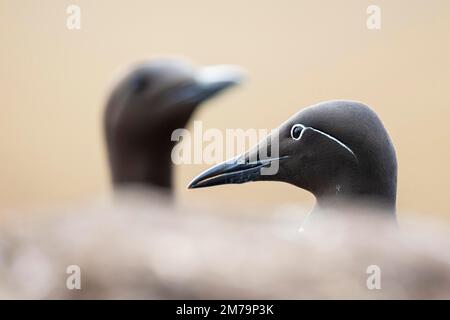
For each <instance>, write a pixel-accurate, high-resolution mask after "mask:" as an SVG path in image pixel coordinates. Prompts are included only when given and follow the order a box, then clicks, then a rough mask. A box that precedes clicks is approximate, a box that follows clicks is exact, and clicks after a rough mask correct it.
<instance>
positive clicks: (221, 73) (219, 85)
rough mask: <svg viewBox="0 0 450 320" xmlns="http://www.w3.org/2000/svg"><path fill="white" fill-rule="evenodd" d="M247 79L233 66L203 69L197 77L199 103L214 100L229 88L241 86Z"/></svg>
mask: <svg viewBox="0 0 450 320" xmlns="http://www.w3.org/2000/svg"><path fill="white" fill-rule="evenodd" d="M244 78H245V75H244V71H243V70H242V69H241V68H239V67H237V66H233V65H215V66H207V67H203V68H201V69H200V70H199V71H198V72H197V74H196V76H195V80H196V86H197V88H198V90H199V91H198V95H197V99H198V100H197V102H198V103H200V102H202V101H204V100H207V99H209V98H212V97H213V96H215V95H216V94H218V93H220V92H222V91H224V90H225V89H227V88H230V87H232V86H235V85H237V84H240V83H241V82H242V81H243V80H244Z"/></svg>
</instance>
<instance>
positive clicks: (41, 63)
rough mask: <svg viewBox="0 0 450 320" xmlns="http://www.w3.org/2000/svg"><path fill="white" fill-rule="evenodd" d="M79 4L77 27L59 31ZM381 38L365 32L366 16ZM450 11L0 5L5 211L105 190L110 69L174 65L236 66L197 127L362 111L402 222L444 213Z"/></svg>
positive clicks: (228, 4) (245, 195)
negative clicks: (387, 157) (382, 136)
mask: <svg viewBox="0 0 450 320" xmlns="http://www.w3.org/2000/svg"><path fill="white" fill-rule="evenodd" d="M72 3H74V4H78V5H80V6H81V10H82V30H80V31H69V30H67V29H66V17H67V15H66V12H65V10H66V7H67V5H69V4H72ZM372 3H375V4H378V5H380V6H381V9H382V29H381V30H380V31H370V30H367V28H366V18H367V14H366V8H367V6H368V5H370V4H372ZM449 31H450V1H448V0H441V1H439V0H432V1H424V0H415V1H412V0H402V1H400V0H395V1H392V0H390V1H387V0H385V1H365V0H343V1H334V0H328V1H317V0H307V1H262V0H252V1H242V0H228V1H211V0H208V1H206V0H205V1H198V0H192V1H167V0H164V1H159V0H150V1H137V0H135V1H111V0H103V1H102V0H96V1H88V0H76V1H75V0H74V1H70V2H69V1H60V0H54V1H50V0H44V1H34V0H20V1H14V0H0V35H1V38H0V39H1V42H0V88H1V90H0V97H1V107H0V110H1V114H0V160H1V165H0V207H1V208H17V207H35V206H40V207H41V206H49V205H61V204H67V203H74V202H77V201H82V200H85V199H89V198H91V197H96V196H98V195H102V194H107V193H108V192H109V191H110V184H109V176H108V167H107V163H106V158H105V149H104V145H103V140H102V139H103V137H102V130H101V115H102V110H103V102H104V99H105V96H106V93H107V89H108V85H109V83H110V82H111V79H113V78H114V75H115V74H116V73H117V70H120V68H121V67H123V66H126V65H127V64H128V63H130V62H134V61H136V60H141V59H146V58H151V57H154V56H165V55H182V56H186V57H189V58H190V59H192V60H194V61H195V62H196V63H198V64H213V63H235V64H239V65H241V66H243V67H245V68H246V69H247V71H248V73H249V76H250V78H249V81H248V83H247V84H246V85H245V86H243V87H241V88H239V89H237V90H234V91H233V92H229V93H228V94H226V95H223V96H221V97H220V98H218V99H216V100H214V101H211V102H210V103H209V104H208V105H207V106H206V105H205V106H204V107H203V108H202V109H201V110H200V111H199V112H198V113H197V114H196V115H195V119H201V120H203V121H204V122H205V127H218V128H221V129H225V128H238V127H241V128H272V127H276V126H278V124H279V123H281V122H282V121H284V120H285V119H286V118H287V117H289V116H290V115H291V114H293V113H294V112H296V111H297V110H299V109H300V108H302V107H304V106H307V105H309V104H313V103H316V102H319V101H321V100H328V99H336V98H342V99H353V100H360V101H363V102H366V103H368V104H369V105H371V106H372V107H373V108H374V109H375V110H376V111H377V112H378V113H379V115H380V116H381V118H382V119H383V121H384V123H385V125H386V127H387V128H388V130H389V132H390V133H391V135H392V138H393V140H394V142H395V145H396V148H397V154H398V160H399V188H398V191H399V197H398V205H399V209H400V212H421V213H425V214H428V213H436V214H446V215H450V199H449V198H450V195H449V187H448V183H449V181H450V167H449V164H450V148H449V146H450V143H449V137H450V125H449V119H450V117H449V115H450V92H449V91H450V62H449V61H450V43H449V39H450V38H449ZM206 167H207V166H206V165H205V166H201V165H192V166H183V167H179V168H177V179H176V185H177V192H178V195H179V201H180V202H190V203H194V202H200V201H203V200H207V201H208V202H212V203H214V202H218V203H234V204H239V203H242V204H250V203H254V204H255V203H259V204H261V201H263V202H264V203H269V204H278V203H292V202H298V203H305V204H306V205H310V204H312V202H313V199H312V197H311V196H310V195H309V194H307V193H306V192H304V191H302V190H300V189H295V188H293V187H291V186H289V185H285V184H281V183H255V184H247V185H242V186H224V187H219V188H211V189H202V190H195V191H188V190H186V189H185V186H186V184H187V183H188V182H189V180H190V179H191V178H192V177H193V176H194V175H196V174H197V173H199V172H200V171H201V170H203V169H205V168H206Z"/></svg>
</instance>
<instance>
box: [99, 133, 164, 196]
mask: <svg viewBox="0 0 450 320" xmlns="http://www.w3.org/2000/svg"><path fill="white" fill-rule="evenodd" d="M171 147H172V144H171V143H167V141H164V143H163V142H161V141H159V142H155V141H142V142H136V141H133V143H130V142H129V141H127V142H113V141H111V140H109V141H108V151H109V159H110V165H111V174H112V180H113V184H114V187H115V188H121V187H124V186H129V185H133V186H140V187H144V188H147V187H151V188H155V187H156V188H158V189H161V191H164V192H168V193H171V192H172V185H173V183H172V161H171Z"/></svg>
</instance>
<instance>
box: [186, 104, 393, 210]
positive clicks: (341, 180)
mask: <svg viewBox="0 0 450 320" xmlns="http://www.w3.org/2000/svg"><path fill="white" fill-rule="evenodd" d="M274 135H275V136H276V138H275V139H274ZM273 147H275V148H277V150H276V149H274V148H273ZM267 149H268V151H267ZM274 151H275V152H274ZM275 162H277V163H275ZM274 164H276V166H274ZM271 166H272V167H273V168H274V169H278V170H269V167H271ZM263 169H264V170H265V171H264V170H263ZM250 181H282V182H287V183H290V184H293V185H295V186H297V187H300V188H303V189H305V190H308V191H310V192H311V193H313V194H314V195H315V197H316V199H317V205H318V207H322V208H333V207H338V206H339V205H340V204H344V205H348V204H351V203H358V204H363V205H365V206H367V205H368V206H370V207H373V208H376V209H382V210H383V211H388V212H395V202H396V191H397V160H396V155H395V149H394V146H393V144H392V142H391V139H390V138H389V135H388V133H387V131H386V129H385V128H384V126H383V124H382V122H381V120H380V119H379V117H378V116H377V114H376V113H375V112H374V111H373V110H371V109H370V108H369V107H368V106H366V105H364V104H362V103H359V102H353V101H328V102H323V103H319V104H316V105H313V106H310V107H308V108H306V109H303V110H302V111H300V112H298V113H297V114H295V115H294V116H292V117H291V118H290V119H288V120H287V121H286V122H284V123H283V124H282V125H281V126H280V127H279V128H278V129H276V130H275V131H274V132H273V133H272V136H268V137H267V138H266V139H263V141H261V142H260V143H259V144H258V145H257V146H255V147H254V148H252V149H251V150H250V151H247V152H246V153H244V154H242V155H240V156H238V157H237V158H235V159H231V160H228V161H226V162H224V163H221V164H218V165H216V166H214V167H212V168H210V169H208V170H206V171H205V172H203V173H201V174H200V175H199V176H197V177H196V178H195V179H194V180H193V181H192V182H191V183H190V185H189V188H203V187H209V186H215V185H222V184H235V183H246V182H250Z"/></svg>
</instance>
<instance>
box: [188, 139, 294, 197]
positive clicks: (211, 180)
mask: <svg viewBox="0 0 450 320" xmlns="http://www.w3.org/2000/svg"><path fill="white" fill-rule="evenodd" d="M262 145H263V148H267V144H264V143H263V144H262ZM261 151H262V148H261V143H260V144H258V145H257V146H256V147H255V148H253V149H252V150H251V151H248V152H246V153H244V154H243V155H240V156H238V157H236V158H234V159H231V160H227V161H225V162H222V163H220V164H218V165H216V166H214V167H212V168H210V169H208V170H206V171H204V172H203V173H201V174H200V175H198V176H197V177H196V178H194V179H193V180H192V181H191V183H190V184H189V186H188V188H189V189H195V188H205V187H212V186H217V185H222V184H240V183H246V182H251V181H261V180H274V179H275V176H276V174H277V173H278V169H279V163H280V161H284V160H285V159H287V158H288V156H282V157H262V156H261V155H262V154H267V152H266V151H267V149H265V150H264V153H262V152H261ZM272 154H273V153H272ZM253 159H255V160H253Z"/></svg>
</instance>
